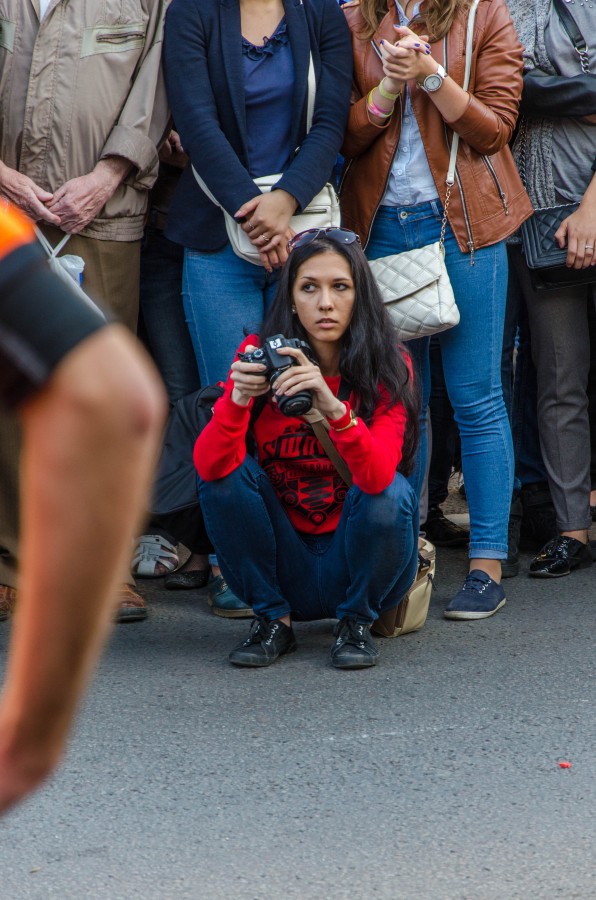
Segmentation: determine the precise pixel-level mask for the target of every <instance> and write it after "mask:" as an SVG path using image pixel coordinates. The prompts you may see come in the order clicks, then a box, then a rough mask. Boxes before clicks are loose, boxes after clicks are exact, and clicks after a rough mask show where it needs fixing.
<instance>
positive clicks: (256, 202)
mask: <svg viewBox="0 0 596 900" xmlns="http://www.w3.org/2000/svg"><path fill="white" fill-rule="evenodd" d="M297 206H298V203H297V201H296V198H295V197H292V195H291V194H288V192H287V191H284V190H275V191H269V192H267V193H266V194H258V195H257V196H256V197H253V198H252V200H249V201H248V202H247V203H244V204H243V205H242V206H241V207H240V209H239V210H237V211H236V212H235V213H234V217H235V218H236V219H239V220H243V221H242V224H241V227H242V230H243V231H245V232H246V234H247V235H248V237H249V238H250V240H251V243H253V244H254V245H255V247H256V248H257V250H258V251H259V255H260V257H261V259H262V261H263V265H264V266H265V268H266V270H267V271H268V272H271V271H272V270H273V269H276V268H279V267H280V266H283V264H284V263H285V261H286V260H287V258H288V251H287V246H286V245H287V243H288V241H289V240H290V238H291V237H293V236H294V233H295V232H294V230H293V229H292V228H290V219H291V218H292V216H293V215H294V213H295V212H296V208H297Z"/></svg>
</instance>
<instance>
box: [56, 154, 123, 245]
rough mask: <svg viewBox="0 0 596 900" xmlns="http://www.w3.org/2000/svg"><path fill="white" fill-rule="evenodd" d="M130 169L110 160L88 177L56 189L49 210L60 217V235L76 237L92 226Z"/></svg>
mask: <svg viewBox="0 0 596 900" xmlns="http://www.w3.org/2000/svg"><path fill="white" fill-rule="evenodd" d="M130 169H131V164H130V163H129V162H128V160H126V159H123V158H122V157H119V156H111V157H109V158H108V159H102V160H100V161H99V162H98V163H97V165H96V166H95V168H94V169H93V171H92V172H90V173H89V174H88V175H81V176H80V177H79V178H71V179H70V181H67V182H66V184H63V185H62V187H61V188H58V190H57V191H56V193H55V194H54V198H53V200H52V201H51V202H50V203H48V209H49V210H50V212H52V213H54V215H56V216H58V217H59V220H60V228H61V229H62V231H65V232H66V233H67V234H78V233H79V232H80V231H82V230H83V228H85V227H86V226H87V225H88V224H89V223H90V222H92V221H93V219H95V218H96V216H97V215H99V212H100V210H102V209H103V207H104V206H105V205H106V203H107V202H108V200H109V199H110V197H112V196H113V194H114V192H115V190H116V188H117V187H118V185H119V184H120V183H121V182H122V181H123V179H124V178H126V176H127V175H128V173H129V171H130Z"/></svg>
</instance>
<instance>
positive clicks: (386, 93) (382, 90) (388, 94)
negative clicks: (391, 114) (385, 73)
mask: <svg viewBox="0 0 596 900" xmlns="http://www.w3.org/2000/svg"><path fill="white" fill-rule="evenodd" d="M384 81H385V79H384V78H381V83H380V84H378V85H377V90H378V92H379V94H380V95H381V97H384V98H385V100H393V102H394V103H395V101H396V100H397V98H398V97H399V94H392V93H391V91H388V90H386V89H385V88H384V87H383V82H384Z"/></svg>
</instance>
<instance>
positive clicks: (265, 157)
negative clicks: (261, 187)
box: [242, 16, 294, 178]
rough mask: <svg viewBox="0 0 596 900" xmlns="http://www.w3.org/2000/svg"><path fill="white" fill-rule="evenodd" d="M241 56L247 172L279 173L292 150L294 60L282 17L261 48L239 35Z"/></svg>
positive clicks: (253, 175) (256, 175) (251, 173)
mask: <svg viewBox="0 0 596 900" xmlns="http://www.w3.org/2000/svg"><path fill="white" fill-rule="evenodd" d="M242 57H243V64H244V96H245V104H246V142H247V148H248V167H249V172H250V175H251V177H252V178H258V177H259V176H260V175H273V174H275V173H276V172H283V171H284V169H285V168H286V167H287V165H288V163H289V161H290V158H291V155H292V149H293V148H292V114H293V110H292V96H293V93H294V60H293V58H292V48H291V47H290V41H289V36H288V31H287V28H286V20H285V16H284V18H283V19H282V20H281V22H280V23H279V25H278V26H277V28H276V29H275V32H274V33H273V34H272V35H271V37H270V38H267V39H266V40H265V43H264V44H263V45H262V46H261V47H257V46H255V45H254V44H251V43H250V41H247V40H246V38H244V37H243V38H242ZM264 135H267V139H266V140H264V139H263V138H264Z"/></svg>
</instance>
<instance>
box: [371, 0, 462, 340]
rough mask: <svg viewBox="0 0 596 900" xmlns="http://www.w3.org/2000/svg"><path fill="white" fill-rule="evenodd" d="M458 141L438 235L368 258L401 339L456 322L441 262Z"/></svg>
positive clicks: (453, 146) (456, 140)
mask: <svg viewBox="0 0 596 900" xmlns="http://www.w3.org/2000/svg"><path fill="white" fill-rule="evenodd" d="M478 2H479V0H474V2H473V3H472V6H471V7H470V13H469V16H468V28H467V39H466V68H465V74H464V83H463V89H464V91H467V89H468V85H469V83H470V69H471V66H472V40H473V37H474V20H475V17H476V7H477V6H478ZM458 146H459V135H458V134H456V133H455V132H454V133H453V140H452V141H451V153H450V156H449V168H448V170H447V178H446V184H447V193H446V194H445V203H444V205H443V221H442V223H441V238H440V240H439V241H437V242H436V243H435V244H427V246H426V247H420V248H419V249H417V250H405V251H404V252H403V253H394V254H392V255H391V256H382V257H381V258H380V259H372V260H369V265H370V268H371V270H372V273H373V275H374V276H375V279H376V282H377V285H378V286H379V290H380V291H381V296H382V297H383V300H384V301H385V304H386V305H387V306H388V307H389V312H390V313H391V316H392V318H393V320H394V322H395V323H396V325H397V328H398V331H399V333H400V337H401V339H402V341H409V340H412V338H419V337H424V336H425V335H429V334H437V333H438V332H440V331H446V330H447V329H448V328H453V326H454V325H457V324H458V322H459V310H458V308H457V305H456V303H455V297H454V295H453V288H452V287H451V282H450V281H449V275H448V274H447V268H446V266H445V229H446V227H447V210H448V209H449V200H450V197H451V188H452V187H453V184H454V181H455V163H456V159H457V148H458Z"/></svg>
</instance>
